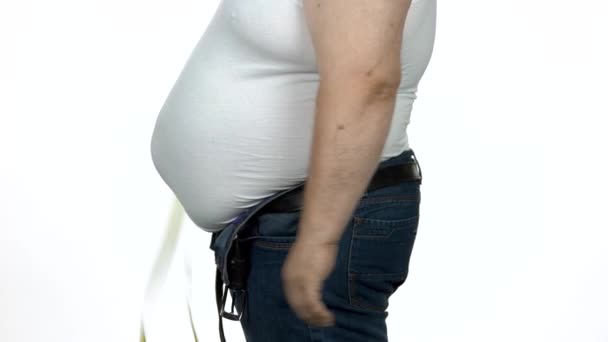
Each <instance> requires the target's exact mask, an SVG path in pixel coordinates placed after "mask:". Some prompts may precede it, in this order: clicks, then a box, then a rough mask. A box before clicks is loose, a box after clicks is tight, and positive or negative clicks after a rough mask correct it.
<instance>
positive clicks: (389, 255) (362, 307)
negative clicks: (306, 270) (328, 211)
mask: <svg viewBox="0 0 608 342" xmlns="http://www.w3.org/2000/svg"><path fill="white" fill-rule="evenodd" d="M417 162H418V161H417V159H416V158H415V155H414V152H413V150H411V149H410V150H406V151H405V152H404V153H403V154H401V155H399V156H396V157H393V158H391V159H388V160H386V161H384V162H383V163H381V164H380V166H379V167H385V166H389V165H395V164H403V163H417ZM420 185H421V180H413V181H405V182H402V183H401V184H397V185H393V186H388V187H384V188H380V189H376V190H374V191H371V192H366V193H365V194H364V195H363V196H362V197H361V199H360V201H359V202H358V205H357V207H356V210H355V211H354V213H353V215H352V217H351V219H350V220H349V223H348V225H347V227H346V229H345V231H344V234H343V236H342V239H341V241H340V244H339V250H338V255H337V260H336V265H335V268H334V270H333V272H332V273H331V274H330V276H329V277H328V279H327V280H326V282H325V283H324V287H323V292H322V298H323V302H324V303H325V305H326V306H327V307H328V309H329V310H331V311H332V312H333V313H334V315H335V317H336V324H335V325H333V326H330V327H316V326H309V325H307V324H306V323H305V322H304V321H302V320H300V319H299V318H298V317H297V316H296V315H295V313H294V312H293V311H292V309H291V308H290V307H289V305H288V303H287V301H286V299H285V296H284V293H283V289H282V283H281V267H282V264H283V262H284V261H285V258H286V256H287V253H288V251H289V248H290V246H291V244H292V243H293V242H294V240H295V235H296V229H297V227H298V221H299V215H300V212H289V213H265V214H262V215H260V216H259V217H258V226H257V230H256V231H255V236H254V239H253V240H252V244H251V249H250V253H251V254H250V258H251V259H250V260H251V269H250V273H249V278H248V280H247V295H246V297H245V301H244V304H243V305H240V300H239V299H242V298H238V296H241V292H234V291H231V293H232V295H233V297H235V298H234V299H235V300H236V303H238V304H237V305H236V307H235V308H236V309H237V310H238V311H239V312H241V311H242V312H243V316H242V318H241V326H242V328H243V331H244V333H245V336H246V339H247V341H248V342H305V341H306V342H347V341H348V342H383V341H388V337H387V327H386V317H387V316H388V311H387V308H388V303H389V297H390V296H391V295H392V294H393V293H394V292H395V291H396V290H397V289H398V288H399V287H400V286H401V285H402V284H403V283H404V282H405V279H406V277H407V275H408V265H409V261H410V255H411V253H412V248H413V246H414V240H415V238H416V232H417V228H418V218H419V207H420ZM243 310H244V311H243Z"/></svg>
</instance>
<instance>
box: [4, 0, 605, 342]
mask: <svg viewBox="0 0 608 342" xmlns="http://www.w3.org/2000/svg"><path fill="white" fill-rule="evenodd" d="M243 1H246V0H243ZM273 1H284V0H273ZM217 4H218V1H217V0H216V1H210V0H205V1H191V0H190V1H187V0H173V1H135V0H121V1H113V0H106V1H82V0H80V1H75V0H74V1H67V0H55V1H33V0H30V1H27V0H25V1H24V0H21V1H12V2H9V1H3V2H1V3H0V62H1V63H0V205H1V206H0V277H1V278H0V341H3V342H4V341H7V342H26V341H27V342H30V341H31V342H33V341H53V342H55V341H60V342H72V341H74V342H83V341H87V342H97V341H104V342H107V341H113V342H114V341H117V342H123V341H124V342H136V341H137V339H138V333H139V330H138V329H139V317H140V316H139V314H140V309H141V305H142V301H143V292H144V289H145V286H146V282H147V277H148V274H149V272H150V270H151V267H152V264H153V262H154V258H155V255H156V253H157V251H158V249H159V248H160V246H161V243H162V237H163V234H164V229H165V223H166V221H167V218H168V215H169V208H170V204H171V201H172V200H173V194H172V192H171V191H170V190H169V189H168V188H167V186H166V185H165V184H164V183H163V182H162V180H161V178H160V177H159V176H158V174H157V173H156V172H155V169H154V167H153V165H152V162H151V158H150V153H149V143H150V138H151V133H152V129H153V125H154V122H155V119H156V115H157V113H158V111H159V110H160V107H161V105H162V104H163V102H164V100H165V98H166V96H167V94H168V92H169V90H170V88H171V86H172V85H173V82H174V81H175V79H176V78H177V76H178V73H179V72H180V70H181V68H182V65H183V63H185V61H186V59H187V57H188V56H189V54H190V51H191V49H192V48H193V47H194V44H195V43H196V42H197V40H198V39H199V38H200V36H201V35H202V34H203V32H204V30H205V28H206V25H207V24H208V22H209V20H210V18H211V16H212V15H213V12H214V10H215V8H216V6H217ZM607 12H608V5H607V4H606V3H605V2H603V1H597V0H595V1H593V0H581V1H577V2H573V1H564V0H551V1H549V0H536V1H531V0H514V1H487V0H483V1H482V0H477V1H473V0H464V1H441V0H440V1H439V5H438V23H437V37H436V42H435V50H434V53H433V57H432V60H431V63H430V65H429V67H428V69H427V72H426V74H425V76H424V78H423V80H422V82H421V84H420V88H419V93H418V99H417V101H416V103H415V105H414V112H413V114H412V122H411V124H410V128H409V130H408V132H409V134H410V144H411V147H412V148H413V149H414V150H415V151H416V154H417V156H418V159H419V161H420V163H421V167H422V171H423V174H424V181H423V185H422V196H423V197H422V202H421V220H420V226H419V233H418V238H417V242H416V245H415V247H414V252H413V255H412V260H411V264H410V275H409V277H408V280H407V281H406V283H405V284H404V286H403V287H402V288H401V289H400V290H399V291H398V292H397V293H396V294H394V295H393V297H391V301H390V304H391V305H390V306H389V313H390V314H389V317H388V326H389V337H390V340H392V341H412V342H446V341H449V342H460V341H466V342H474V341H484V342H485V341H493V342H502V341H505V342H507V341H509V342H511V341H519V342H562V341H564V342H565V341H568V342H607V341H608V291H606V289H608V250H607V248H606V246H607V245H608V232H607V231H606V229H607V228H608V224H607V222H606V221H607V220H606V216H605V215H606V214H605V212H604V211H603V210H605V209H606V207H607V205H606V204H607V202H608V200H607V197H606V193H607V190H608V187H607V182H608V181H607V180H606V179H607V178H606V177H607V174H608V167H607V162H606V160H607V154H606V148H607V147H608V144H607V143H606V140H607V139H606V130H607V125H606V117H607V116H608V105H607V104H606V98H607V96H608V95H607V94H606V93H607V90H608V86H607V80H608V63H607V61H608V43H607V41H608V40H607V38H606V34H605V32H606V30H607V29H608V24H607V22H606V20H605V19H606V13H607ZM209 237H210V235H209V234H208V233H206V232H204V231H202V230H200V229H198V228H196V226H194V225H193V224H192V223H191V222H190V221H188V219H186V221H185V225H184V233H183V235H182V237H181V240H180V246H179V249H178V255H177V258H176V259H175V262H174V264H173V267H172V268H171V273H170V277H169V281H168V283H167V285H166V286H165V288H164V291H163V295H162V298H161V303H160V304H159V306H158V307H157V308H156V309H155V310H154V311H153V312H150V313H149V314H148V318H147V326H148V327H149V329H150V331H149V335H148V341H149V342H165V341H167V342H174V341H180V342H181V341H184V342H185V341H192V340H193V338H192V337H191V334H190V330H189V329H190V328H189V325H188V319H187V311H186V306H185V305H186V304H185V303H186V299H185V298H186V293H187V288H188V286H190V283H188V282H187V281H184V280H185V279H188V278H187V277H185V276H184V259H183V254H184V253H183V252H187V253H190V254H191V256H192V267H193V274H192V280H193V282H192V284H191V286H192V288H193V292H192V296H193V303H194V304H193V305H194V307H193V310H194V312H193V315H194V318H195V324H196V328H197V331H198V334H199V337H200V338H201V340H202V341H219V338H218V336H217V318H216V316H215V302H214V292H213V279H214V278H213V277H214V275H215V273H214V267H215V266H214V263H213V254H212V252H211V250H209V249H208V244H209ZM225 325H226V330H227V337H228V340H229V341H244V338H243V337H242V333H241V331H240V326H239V325H238V323H236V322H231V321H226V322H225Z"/></svg>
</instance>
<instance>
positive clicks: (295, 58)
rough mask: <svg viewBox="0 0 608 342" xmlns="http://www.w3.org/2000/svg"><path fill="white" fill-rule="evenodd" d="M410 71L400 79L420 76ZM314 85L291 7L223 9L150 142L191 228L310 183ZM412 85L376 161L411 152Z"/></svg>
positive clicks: (251, 3)
mask: <svg viewBox="0 0 608 342" xmlns="http://www.w3.org/2000/svg"><path fill="white" fill-rule="evenodd" d="M433 1H434V0H433ZM256 6H257V7H256ZM257 21H260V22H264V23H265V24H264V25H257V26H256V25H255V24H256V22H257ZM281 25H282V26H283V29H282V30H281V31H280V33H279V32H277V28H278V27H280V26H281ZM270 37H272V39H271V38H270ZM427 41H428V39H427ZM281 47H282V48H281ZM427 53H428V51H427ZM410 55H411V53H410ZM427 61H428V60H427ZM422 62H424V60H422ZM408 63H409V64H407V65H406V66H404V69H403V70H404V71H407V70H408V68H409V69H410V70H411V71H410V72H412V71H415V70H419V69H420V67H418V68H417V69H416V68H412V63H413V62H412V61H409V62H408ZM419 64H420V63H419ZM422 64H423V65H424V66H426V64H425V63H422ZM404 76H406V75H404ZM421 76H422V73H420V75H419V77H421ZM419 77H418V78H419ZM318 80H319V77H318V74H317V72H316V67H315V60H314V50H313V47H312V45H311V43H310V38H309V36H308V34H307V31H306V26H305V23H304V18H303V16H302V13H301V7H300V6H298V2H297V1H294V0H280V1H279V0H272V1H270V0H248V1H236V0H224V1H223V2H222V3H221V4H220V7H219V8H218V10H217V12H216V14H215V16H214V18H213V20H212V22H211V24H210V25H209V27H208V28H207V31H206V32H205V34H204V35H203V37H202V38H201V40H200V41H199V42H198V44H197V45H196V47H195V48H194V50H193V52H192V54H191V56H190V58H189V59H188V61H187V63H186V64H185V66H184V69H183V70H182V72H181V74H180V76H179V77H178V79H177V81H176V83H175V85H174V86H173V88H172V89H171V92H170V93H169V96H168V97H167V99H166V101H165V103H164V105H163V107H162V109H161V111H160V113H159V115H158V118H157V121H156V125H155V128H154V132H153V135H152V141H151V154H152V160H153V162H154V166H155V167H156V169H157V171H158V172H159V174H160V175H161V177H162V179H163V180H164V181H165V182H166V183H167V185H168V186H169V187H170V188H171V189H172V191H173V192H174V193H175V195H176V196H177V197H178V199H179V200H180V202H181V204H182V205H183V207H184V209H185V211H186V213H187V214H188V216H189V217H190V218H191V219H192V220H193V222H194V223H195V224H196V225H197V226H199V227H201V228H202V229H204V230H206V231H217V230H220V229H222V228H223V227H225V225H226V224H227V223H229V222H230V221H232V220H233V219H234V218H236V216H237V215H238V214H239V212H240V211H241V210H242V209H243V208H246V207H250V206H252V205H255V204H257V203H258V202H259V201H261V200H262V199H263V198H265V197H267V196H270V195H272V194H273V193H275V192H277V191H280V190H283V189H287V188H290V187H292V186H294V185H295V184H297V183H300V182H302V181H303V180H305V179H306V178H307V169H308V161H309V157H310V146H311V144H312V136H313V123H314V122H313V119H314V110H315V97H316V92H317V88H318ZM412 82H413V83H412ZM409 83H412V84H409ZM415 86H417V81H416V80H415V79H410V78H404V81H403V82H402V88H400V91H399V94H398V99H397V103H396V109H395V115H394V117H393V124H392V126H391V131H390V133H389V137H388V139H387V142H386V145H385V149H384V151H383V154H382V160H385V159H388V158H390V157H392V156H395V155H397V154H399V153H400V152H401V151H403V150H405V149H407V148H409V146H408V142H407V135H406V134H405V128H406V126H407V123H408V122H409V116H410V111H411V105H412V102H413V100H414V99H415Z"/></svg>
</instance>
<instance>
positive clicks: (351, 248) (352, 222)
mask: <svg viewBox="0 0 608 342" xmlns="http://www.w3.org/2000/svg"><path fill="white" fill-rule="evenodd" d="M350 224H352V228H351V232H350V243H349V245H348V259H347V260H346V274H347V279H346V284H347V286H346V289H347V290H348V302H349V304H352V299H351V289H350V288H351V284H350V259H351V255H352V252H353V239H354V236H355V230H354V228H355V224H354V220H351V223H350Z"/></svg>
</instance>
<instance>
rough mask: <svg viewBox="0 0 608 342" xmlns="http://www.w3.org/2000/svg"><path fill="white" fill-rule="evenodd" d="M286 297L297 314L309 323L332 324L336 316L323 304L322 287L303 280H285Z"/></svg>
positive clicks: (322, 325) (317, 324)
mask: <svg viewBox="0 0 608 342" xmlns="http://www.w3.org/2000/svg"><path fill="white" fill-rule="evenodd" d="M283 288H284V289H285V292H286V293H285V295H286V296H285V297H286V298H287V301H288V302H289V304H290V306H291V308H292V310H293V311H294V312H295V314H296V316H298V318H300V319H301V320H303V321H305V322H306V323H307V324H310V325H315V326H321V327H325V326H331V325H334V324H335V317H334V315H333V314H332V313H331V311H329V309H328V308H327V307H326V306H325V304H323V301H322V299H321V290H320V287H318V286H314V285H313V284H307V283H303V282H294V281H291V280H289V279H285V280H284V284H283Z"/></svg>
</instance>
